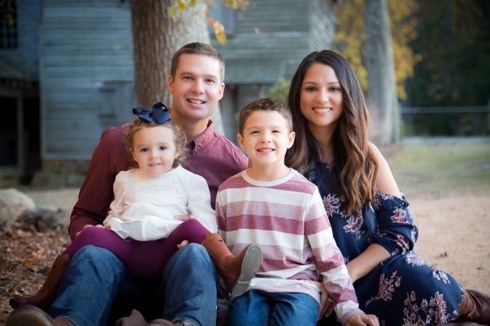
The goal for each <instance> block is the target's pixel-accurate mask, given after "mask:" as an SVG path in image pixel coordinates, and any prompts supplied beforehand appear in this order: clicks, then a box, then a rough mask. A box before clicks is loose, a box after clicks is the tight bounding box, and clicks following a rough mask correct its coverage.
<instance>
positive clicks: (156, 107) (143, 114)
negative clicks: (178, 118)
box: [133, 102, 170, 123]
mask: <svg viewBox="0 0 490 326" xmlns="http://www.w3.org/2000/svg"><path fill="white" fill-rule="evenodd" d="M133 114H135V115H137V116H138V118H140V119H142V120H144V121H146V122H152V121H153V120H155V122H157V123H164V122H165V121H168V120H170V114H169V113H168V109H167V107H166V106H165V104H163V103H162V102H158V103H155V104H153V108H152V109H151V110H148V109H147V108H134V109H133Z"/></svg>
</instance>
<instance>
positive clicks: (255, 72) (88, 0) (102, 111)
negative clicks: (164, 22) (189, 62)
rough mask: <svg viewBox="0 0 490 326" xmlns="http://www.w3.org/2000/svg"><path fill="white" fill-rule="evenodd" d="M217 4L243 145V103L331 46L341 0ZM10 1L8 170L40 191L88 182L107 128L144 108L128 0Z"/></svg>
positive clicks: (4, 147) (227, 118)
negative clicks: (137, 88) (238, 6)
mask: <svg viewBox="0 0 490 326" xmlns="http://www.w3.org/2000/svg"><path fill="white" fill-rule="evenodd" d="M214 2H215V3H214V5H213V7H212V10H211V15H213V17H215V18H216V19H218V20H220V21H221V22H222V23H223V24H224V25H225V28H226V33H227V38H228V39H227V41H226V43H224V44H220V43H218V42H217V41H215V39H214V35H212V36H211V39H212V45H213V46H214V47H216V48H217V49H218V50H219V51H220V52H221V53H222V55H223V57H224V58H225V61H226V72H225V83H226V90H225V96H224V98H223V100H222V101H221V106H220V107H221V112H222V116H223V119H222V120H223V125H224V133H225V135H226V136H227V137H228V138H229V139H231V140H233V141H235V135H236V132H237V128H236V121H235V118H234V117H235V115H236V113H237V112H238V111H239V110H240V109H241V107H243V106H244V105H245V104H246V103H248V102H250V101H251V100H253V99H255V98H257V97H259V96H263V95H264V94H265V93H266V92H267V90H268V89H270V88H271V87H272V86H273V85H274V84H275V83H276V82H278V81H280V80H281V79H290V78H291V77H292V75H293V73H294V71H295V69H296V67H297V65H298V64H299V63H300V61H301V60H302V58H303V57H304V56H305V55H306V54H308V53H310V52H311V51H313V50H316V49H323V48H329V47H331V44H332V38H333V33H334V15H333V11H332V6H333V5H334V3H335V1H332V0H308V1H306V0H305V1H297V0H263V1H250V4H249V6H248V8H247V9H246V10H245V11H241V10H232V9H229V8H224V7H222V5H221V2H220V1H218V0H216V1H214ZM2 3H4V4H5V3H10V5H11V6H13V7H15V15H16V18H15V19H14V24H15V27H16V33H17V34H16V36H15V37H16V40H17V41H15V42H16V43H15V42H14V41H12V40H13V38H12V36H8V35H11V34H8V33H11V29H10V28H11V27H5V26H6V25H8V24H9V22H8V19H4V17H3V16H2V18H1V19H2V27H1V28H2V30H1V35H0V37H1V38H2V39H1V40H0V42H4V43H1V44H7V45H3V47H1V48H0V59H1V60H0V105H1V107H2V110H3V111H4V112H5V113H4V119H1V120H0V123H1V124H2V125H1V126H0V127H1V128H0V133H1V137H0V151H1V152H0V171H1V170H2V169H11V170H12V171H15V173H16V174H17V179H21V177H22V178H23V179H22V180H23V181H25V182H28V181H29V180H30V178H31V177H32V176H33V175H34V178H33V180H32V182H33V183H35V185H38V186H66V185H73V186H79V185H80V184H81V182H82V181H83V176H84V173H85V171H86V168H87V165H88V161H89V160H90V157H91V154H92V152H93V150H94V148H95V146H96V145H97V143H98V141H99V138H100V135H101V133H102V131H103V130H104V129H105V128H106V127H108V126H114V125H120V124H122V123H124V122H126V121H128V120H130V119H132V115H131V112H130V110H122V109H121V108H128V107H131V106H134V105H135V96H134V91H133V71H134V68H133V48H132V35H131V16H130V15H131V13H130V8H129V1H128V0H97V1H93V0H43V1H39V0H22V1H15V0H6V1H3V2H2ZM4 6H5V5H4ZM4 9H5V8H4ZM0 10H2V7H0ZM5 10H7V9H5ZM9 10H10V9H9ZM2 13H3V12H2ZM210 31H211V29H210ZM12 33H13V32H12ZM5 42H6V43H5ZM9 42H10V43H9ZM36 169H37V170H39V169H40V171H38V172H37V173H35V174H34V171H33V170H36ZM0 176H1V174H0ZM0 187H2V184H0Z"/></svg>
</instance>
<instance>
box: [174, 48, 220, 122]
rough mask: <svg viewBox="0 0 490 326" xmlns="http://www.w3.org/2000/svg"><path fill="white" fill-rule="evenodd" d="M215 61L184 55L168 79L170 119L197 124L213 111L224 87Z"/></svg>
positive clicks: (204, 56)
mask: <svg viewBox="0 0 490 326" xmlns="http://www.w3.org/2000/svg"><path fill="white" fill-rule="evenodd" d="M220 72H221V67H220V63H219V61H218V60H217V59H214V58H211V57H208V56H206V55H200V54H183V55H182V56H181V57H180V60H179V66H178V67H177V70H176V72H175V77H172V76H169V78H168V90H169V92H170V93H172V95H173V99H172V118H174V120H176V121H177V122H178V123H180V124H183V123H185V122H192V123H198V122H200V121H202V120H205V121H206V123H207V120H208V118H209V117H210V116H211V115H212V114H213V113H214V112H215V111H216V109H217V107H218V102H219V100H221V98H222V97H223V92H224V89H225V84H224V83H222V81H221V79H220Z"/></svg>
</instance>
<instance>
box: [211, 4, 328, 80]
mask: <svg viewBox="0 0 490 326" xmlns="http://www.w3.org/2000/svg"><path fill="white" fill-rule="evenodd" d="M329 5H330V0H324V1H318V0H310V1H297V0H263V1H253V2H251V3H250V5H249V7H248V8H247V10H246V11H241V10H236V11H235V12H233V13H232V14H233V15H235V22H234V26H233V27H234V33H232V34H231V35H228V39H227V41H226V43H224V44H220V43H219V42H217V41H216V40H215V39H214V38H212V45H213V46H214V47H216V49H218V51H220V52H221V54H222V55H223V57H224V58H225V61H226V73H225V82H226V83H228V84H230V83H231V84H274V83H276V82H277V81H279V80H280V79H282V78H286V79H290V78H291V77H292V75H293V73H294V71H295V69H296V67H297V66H298V64H299V63H300V62H301V60H302V59H303V57H304V56H306V55H307V54H308V53H310V52H311V51H313V50H314V49H317V48H319V47H322V48H325V47H329V46H330V42H331V40H332V35H333V26H332V27H330V25H331V24H327V23H325V22H330V21H331V18H332V17H333V13H332V12H331V10H330V7H329ZM330 16H331V17H330ZM319 21H320V23H319ZM319 25H320V26H319ZM255 28H257V29H258V30H259V31H260V33H259V34H256V33H255ZM330 28H332V29H331V30H329V29H330ZM328 32H329V33H331V35H328Z"/></svg>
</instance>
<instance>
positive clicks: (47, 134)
mask: <svg viewBox="0 0 490 326" xmlns="http://www.w3.org/2000/svg"><path fill="white" fill-rule="evenodd" d="M119 3H120V2H119V1H117V0H97V1H93V0H83V1H80V0H77V1H75V0H71V1H67V0H45V1H43V7H42V10H41V27H40V28H41V32H40V48H41V52H40V54H41V61H40V74H41V80H42V82H41V94H42V96H41V121H42V129H41V130H42V140H43V141H42V157H43V159H90V157H91V155H92V152H93V150H94V148H95V146H96V145H97V143H98V142H99V139H100V135H101V133H102V131H103V130H104V129H105V128H106V127H108V126H114V125H118V124H121V123H123V122H125V121H128V120H130V119H131V118H132V117H131V112H130V109H131V107H132V105H133V103H131V98H132V97H131V94H129V95H128V93H131V92H132V87H127V85H131V84H132V81H133V77H134V76H133V57H132V54H133V50H132V35H131V16H130V10H129V7H128V6H121V5H119ZM116 95H117V98H120V97H123V98H124V99H125V101H124V102H123V103H121V102H122V101H120V102H119V103H117V98H116ZM121 106H123V107H121ZM124 106H126V107H124Z"/></svg>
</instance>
